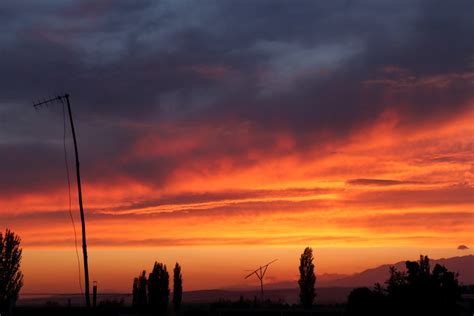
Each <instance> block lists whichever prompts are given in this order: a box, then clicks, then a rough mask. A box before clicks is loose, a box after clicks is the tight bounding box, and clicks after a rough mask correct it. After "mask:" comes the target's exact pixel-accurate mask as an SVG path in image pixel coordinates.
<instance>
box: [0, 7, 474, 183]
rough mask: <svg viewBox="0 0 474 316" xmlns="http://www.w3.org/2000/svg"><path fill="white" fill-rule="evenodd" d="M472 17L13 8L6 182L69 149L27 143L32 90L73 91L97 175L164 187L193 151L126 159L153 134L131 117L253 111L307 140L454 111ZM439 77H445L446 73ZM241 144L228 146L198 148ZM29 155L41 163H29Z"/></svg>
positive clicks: (405, 12) (461, 10) (354, 11)
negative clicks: (396, 114)
mask: <svg viewBox="0 0 474 316" xmlns="http://www.w3.org/2000/svg"><path fill="white" fill-rule="evenodd" d="M473 15H474V3H473V2H472V1H467V0H466V1H458V2H456V3H448V2H446V1H401V2H397V3H392V2H389V1H375V0H374V1H370V0H367V1H345V0H344V1H330V2H329V1H303V0H302V1H296V2H295V1H274V0H272V1H270V0H269V1H252V2H248V1H219V2H216V1H200V2H199V3H196V2H190V1H159V2H154V1H134V2H130V1H113V2H111V1H80V2H67V1H66V2H63V1H42V2H36V1H30V2H24V3H22V4H9V5H5V7H4V8H3V9H1V11H0V16H1V17H5V19H2V26H0V27H1V30H2V32H1V35H0V52H1V56H2V58H1V59H0V69H1V74H0V86H1V87H2V93H1V94H0V117H1V118H2V120H1V121H0V122H1V124H2V130H4V131H5V134H4V135H2V137H1V138H0V152H2V153H8V154H4V155H2V156H0V163H1V165H2V168H3V169H5V170H3V172H5V173H2V174H7V177H4V176H2V178H1V179H0V187H1V188H7V187H8V186H9V184H11V183H15V187H16V188H17V190H20V189H18V188H23V189H22V190H27V189H28V190H36V189H38V188H37V187H36V186H35V185H34V184H31V183H34V182H33V181H29V178H28V177H29V176H27V175H30V174H31V175H33V174H34V175H33V178H35V179H42V178H44V176H45V174H46V173H48V172H52V173H54V172H59V171H54V169H55V168H54V167H47V166H48V164H46V163H43V162H45V161H51V159H53V158H52V157H51V156H52V155H59V153H60V147H59V149H58V148H55V149H52V150H50V149H51V148H50V146H49V145H48V146H43V145H40V144H38V143H37V142H36V144H35V145H28V143H35V140H36V141H38V140H40V139H42V138H43V137H44V134H42V133H43V124H44V123H45V121H44V120H41V119H39V120H38V118H37V117H34V116H31V115H29V114H24V113H26V112H28V111H31V108H30V107H29V104H31V101H34V100H36V99H37V98H39V97H43V96H47V95H50V94H53V93H57V92H63V91H67V92H69V93H71V95H72V100H73V106H74V112H75V114H76V115H77V116H76V117H77V120H78V130H80V131H81V132H80V135H81V136H82V144H83V147H82V148H83V153H82V156H83V157H84V161H86V165H85V170H86V171H85V172H86V173H89V179H91V178H92V179H97V181H100V176H102V177H103V178H106V179H108V181H110V179H114V178H115V177H118V176H124V177H129V178H133V179H136V180H138V181H140V182H151V183H155V184H158V185H159V184H161V183H163V182H165V181H166V179H167V178H168V177H169V176H170V175H171V174H172V172H173V170H174V169H176V168H179V166H180V165H183V164H186V163H187V162H188V161H189V160H190V159H191V158H190V157H191V155H186V154H183V155H182V156H180V157H169V156H166V155H162V157H158V158H156V157H155V158H149V159H147V158H140V159H138V158H137V159H136V160H134V161H124V160H122V159H121V157H122V156H123V155H125V154H127V153H128V152H129V151H131V150H133V148H134V147H133V146H134V143H135V142H136V141H137V140H139V139H140V138H141V137H143V134H144V133H143V130H142V129H137V128H130V126H133V125H134V124H137V125H140V124H151V125H153V124H155V125H159V124H161V123H163V122H167V123H170V124H176V125H180V124H181V125H186V124H195V125H211V124H216V125H218V124H223V125H225V124H226V123H227V122H228V121H229V120H232V121H239V122H247V121H248V122H251V123H252V124H254V126H258V127H259V129H258V131H262V130H264V131H267V132H268V133H270V134H271V133H273V132H278V131H279V130H285V131H287V132H288V133H290V134H291V135H292V136H293V137H294V138H295V139H296V140H297V146H299V147H298V148H304V147H306V146H307V145H308V144H314V143H322V142H326V141H328V140H334V139H338V138H343V137H344V136H346V135H348V134H349V133H351V132H352V131H354V130H357V129H358V128H360V127H362V126H365V125H370V124H371V123H372V122H373V121H374V120H375V119H376V118H377V117H378V116H379V115H380V114H381V113H383V112H384V110H386V109H387V108H388V107H392V108H393V107H395V108H396V109H398V110H400V112H401V113H402V114H403V122H402V123H401V124H405V125H410V124H417V123H419V122H420V121H430V120H432V119H437V118H439V117H445V118H447V117H449V116H451V115H455V114H458V113H460V112H461V111H463V110H464V109H465V107H466V101H467V100H469V99H470V98H472V97H473V92H472V91H474V90H473V89H472V82H471V81H469V80H466V79H465V78H464V77H463V76H462V75H463V74H464V73H466V72H468V71H472V69H471V70H469V68H468V65H469V64H472V58H473V56H474V41H472V33H473V31H474V22H473V20H472V16H473ZM387 66H391V67H393V69H398V71H396V72H393V71H392V72H390V71H383V69H387V68H386V67H387ZM456 75H457V76H456ZM433 76H438V77H439V76H441V77H443V78H445V79H446V80H447V84H444V85H443V86H441V87H440V86H437V85H436V84H433V83H432V82H433V81H432V80H431V81H430V80H429V79H433ZM387 83H389V84H387ZM22 113H23V114H22ZM22 115H26V116H28V119H29V121H27V122H25V119H24V118H19V116H22ZM52 117H53V118H50V119H49V120H48V122H56V123H57V124H61V123H60V121H58V120H57V115H56V116H54V115H52ZM55 119H56V120H55ZM20 120H21V121H22V124H20V125H19V124H16V123H17V122H18V121H20ZM4 126H6V127H5V129H4ZM235 126H238V125H235ZM236 128H237V127H236ZM322 131H324V135H325V136H324V137H323V136H318V135H320V134H321V133H319V132H322ZM45 133H46V132H45ZM48 135H50V134H48ZM315 135H316V136H315ZM25 138H28V140H29V142H25V141H24V139H25ZM257 138H258V137H257ZM217 139H219V138H217ZM12 142H13V143H15V142H17V143H21V145H18V144H17V145H15V144H14V145H12V144H11V143H12ZM56 143H57V144H56V147H57V146H61V145H60V142H56ZM262 143H263V144H267V146H269V145H268V143H269V142H268V138H262V139H261V142H256V143H251V144H250V145H249V147H251V146H259V144H262ZM39 147H41V148H39ZM244 150H245V149H244ZM241 152H242V148H237V147H233V146H232V142H229V143H226V144H223V145H222V146H215V148H213V149H212V148H207V147H206V148H205V149H203V152H201V153H200V152H199V151H197V150H196V151H194V152H193V153H192V157H193V158H192V159H195V158H196V157H198V158H199V157H203V159H205V158H207V159H211V160H212V159H215V158H216V157H220V156H223V155H232V154H233V153H236V155H238V153H241ZM32 153H34V155H35V157H36V159H37V162H35V163H33V164H28V161H29V159H30V158H31V155H32ZM55 157H56V156H55ZM58 157H59V156H58ZM239 158H240V157H239ZM55 159H56V158H55ZM236 160H238V161H241V160H240V159H236ZM87 161H89V162H90V163H89V165H87ZM242 161H244V162H245V160H242ZM249 163H251V162H249ZM25 165H27V167H26V169H24V166H25ZM45 166H46V167H45ZM12 170H16V171H17V172H18V171H19V170H25V172H24V174H25V176H24V177H23V176H18V177H14V175H15V171H12ZM87 170H89V171H87ZM10 173H11V174H10ZM12 179H14V180H13V181H12ZM58 181H59V180H58ZM104 181H105V180H104Z"/></svg>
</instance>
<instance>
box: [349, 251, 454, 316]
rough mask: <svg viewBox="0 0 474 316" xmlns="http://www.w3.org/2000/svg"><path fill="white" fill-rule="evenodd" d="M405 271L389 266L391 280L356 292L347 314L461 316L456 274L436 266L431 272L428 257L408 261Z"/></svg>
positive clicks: (352, 295)
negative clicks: (373, 287)
mask: <svg viewBox="0 0 474 316" xmlns="http://www.w3.org/2000/svg"><path fill="white" fill-rule="evenodd" d="M405 266H406V272H401V271H398V270H397V269H396V268H395V267H390V270H389V272H390V277H389V279H388V280H387V281H386V282H385V283H386V284H387V288H386V289H382V288H381V286H380V285H379V286H376V288H375V289H374V290H373V291H371V290H370V289H367V288H359V289H355V290H353V291H352V292H351V294H350V295H349V300H348V305H347V308H346V315H377V314H379V315H382V314H386V315H458V314H459V311H458V308H457V305H456V301H457V300H458V299H459V298H460V287H459V284H458V280H457V274H455V273H453V272H450V271H448V270H447V269H446V268H445V267H444V266H441V265H439V264H437V265H436V266H435V267H434V269H433V271H431V270H430V262H429V258H428V257H426V256H420V260H419V261H418V262H416V261H406V262H405Z"/></svg>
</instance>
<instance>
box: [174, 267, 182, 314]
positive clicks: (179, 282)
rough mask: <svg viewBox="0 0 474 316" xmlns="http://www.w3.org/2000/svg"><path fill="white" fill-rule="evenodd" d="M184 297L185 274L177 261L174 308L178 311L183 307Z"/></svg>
mask: <svg viewBox="0 0 474 316" xmlns="http://www.w3.org/2000/svg"><path fill="white" fill-rule="evenodd" d="M182 297H183V276H182V274H181V266H180V265H179V263H177V262H176V264H175V266H174V270H173V308H174V310H175V311H176V312H177V311H179V309H180V308H181V300H182Z"/></svg>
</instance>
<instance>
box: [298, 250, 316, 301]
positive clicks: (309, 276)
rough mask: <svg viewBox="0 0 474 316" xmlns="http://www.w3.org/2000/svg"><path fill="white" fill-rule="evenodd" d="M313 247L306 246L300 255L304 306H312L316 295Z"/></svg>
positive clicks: (300, 282) (301, 288)
mask: <svg viewBox="0 0 474 316" xmlns="http://www.w3.org/2000/svg"><path fill="white" fill-rule="evenodd" d="M313 259H314V258H313V249H311V248H310V247H306V248H305V250H304V252H303V253H302V254H301V257H300V279H299V280H298V285H299V286H300V301H301V304H302V305H303V307H304V308H311V306H312V305H313V302H314V298H315V297H316V291H315V288H314V286H315V283H316V275H315V274H314V264H313Z"/></svg>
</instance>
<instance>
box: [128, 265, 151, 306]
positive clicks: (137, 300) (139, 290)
mask: <svg viewBox="0 0 474 316" xmlns="http://www.w3.org/2000/svg"><path fill="white" fill-rule="evenodd" d="M132 306H133V307H134V308H135V309H137V310H138V311H139V312H143V311H144V310H145V309H146V306H147V279H146V271H145V270H143V272H142V273H141V274H140V275H139V276H138V277H137V278H135V279H134V280H133V292H132Z"/></svg>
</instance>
